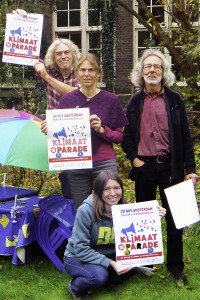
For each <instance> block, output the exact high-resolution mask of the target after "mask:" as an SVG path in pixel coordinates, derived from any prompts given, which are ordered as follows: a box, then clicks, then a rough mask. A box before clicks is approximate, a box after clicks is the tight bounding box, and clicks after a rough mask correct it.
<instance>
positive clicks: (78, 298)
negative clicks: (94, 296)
mask: <svg viewBox="0 0 200 300" xmlns="http://www.w3.org/2000/svg"><path fill="white" fill-rule="evenodd" d="M67 290H68V292H69V293H70V295H71V296H72V298H73V299H74V300H86V299H87V297H81V296H77V295H76V294H75V293H74V291H73V290H72V287H71V280H70V282H69V283H68V285H67Z"/></svg>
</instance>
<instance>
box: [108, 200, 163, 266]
mask: <svg viewBox="0 0 200 300" xmlns="http://www.w3.org/2000/svg"><path fill="white" fill-rule="evenodd" d="M157 206H158V202H157V201H156V200H152V201H147V202H141V203H133V204H123V205H113V206H112V216H113V225H114V233H115V247H116V258H117V265H118V267H119V268H124V267H125V268H126V267H127V268H132V267H139V266H144V265H145V266H146V265H153V264H161V263H163V261H164V256H163V243H162V231H161V220H160V217H159V211H158V208H157Z"/></svg>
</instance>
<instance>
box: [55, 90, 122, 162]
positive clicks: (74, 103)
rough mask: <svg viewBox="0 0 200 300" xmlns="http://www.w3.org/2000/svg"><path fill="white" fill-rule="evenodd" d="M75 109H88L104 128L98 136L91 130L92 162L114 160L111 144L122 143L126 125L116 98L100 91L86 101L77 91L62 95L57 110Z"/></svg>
mask: <svg viewBox="0 0 200 300" xmlns="http://www.w3.org/2000/svg"><path fill="white" fill-rule="evenodd" d="M76 107H79V108H83V107H89V108H90V115H93V114H96V115H97V116H98V117H99V118H100V119H101V124H102V126H103V127H104V128H105V132H104V133H103V134H98V133H96V132H95V130H94V129H93V128H91V139H92V153H93V162H97V161H104V160H109V159H114V158H115V151H114V149H113V145H112V143H116V144H118V143H120V142H121V141H122V138H123V134H122V127H124V126H125V125H127V124H128V120H127V118H126V115H125V113H124V111H123V109H122V107H121V104H120V102H119V99H118V97H117V96H116V95H114V94H112V93H110V92H107V91H104V90H101V91H100V92H99V93H98V94H97V95H96V96H94V97H93V98H91V99H90V101H87V97H86V96H85V95H84V94H83V93H82V92H81V91H80V90H78V89H77V90H74V91H72V92H70V93H68V94H66V95H64V96H63V97H62V98H61V100H60V103H59V106H58V108H76Z"/></svg>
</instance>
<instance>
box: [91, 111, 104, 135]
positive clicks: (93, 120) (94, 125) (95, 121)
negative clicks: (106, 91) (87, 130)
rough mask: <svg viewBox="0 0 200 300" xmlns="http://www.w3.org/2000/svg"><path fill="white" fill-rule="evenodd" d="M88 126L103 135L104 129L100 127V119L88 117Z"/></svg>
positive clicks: (92, 116)
mask: <svg viewBox="0 0 200 300" xmlns="http://www.w3.org/2000/svg"><path fill="white" fill-rule="evenodd" d="M90 124H91V127H92V128H94V130H95V131H96V132H97V133H100V134H101V133H104V131H105V129H104V128H103V127H102V126H101V119H100V118H99V117H98V116H97V115H91V116H90Z"/></svg>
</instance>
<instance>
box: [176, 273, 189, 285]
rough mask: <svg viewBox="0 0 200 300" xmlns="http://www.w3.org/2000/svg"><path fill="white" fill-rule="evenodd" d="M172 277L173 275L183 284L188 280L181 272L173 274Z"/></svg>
mask: <svg viewBox="0 0 200 300" xmlns="http://www.w3.org/2000/svg"><path fill="white" fill-rule="evenodd" d="M173 277H174V279H175V280H178V281H180V282H182V283H183V284H185V285H186V284H188V280H187V278H186V276H185V275H184V274H183V273H182V272H180V273H176V274H173Z"/></svg>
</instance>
